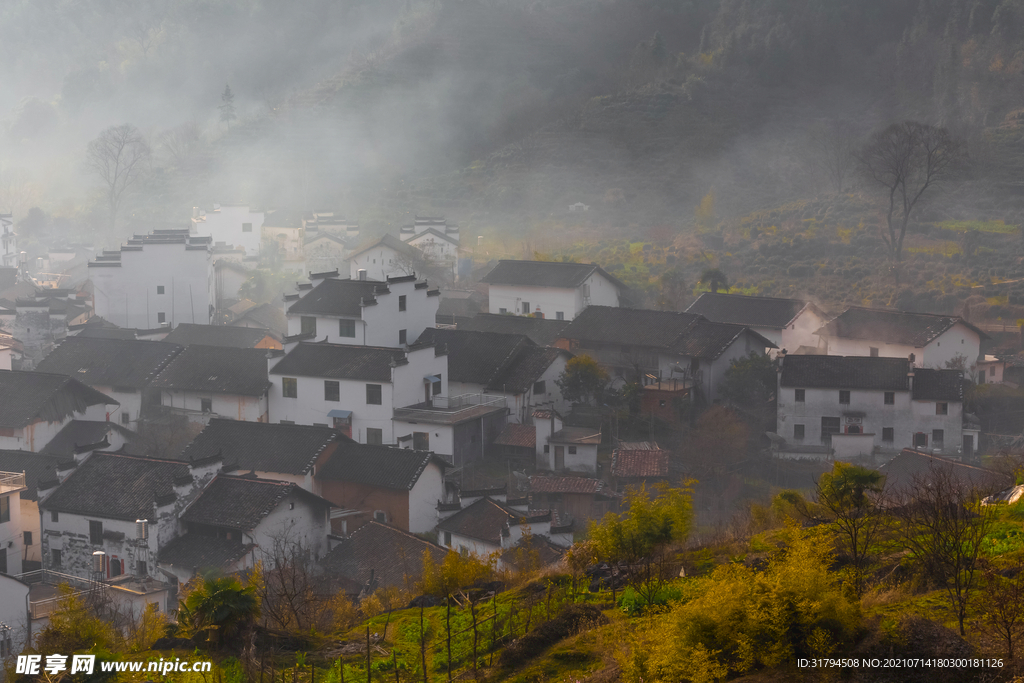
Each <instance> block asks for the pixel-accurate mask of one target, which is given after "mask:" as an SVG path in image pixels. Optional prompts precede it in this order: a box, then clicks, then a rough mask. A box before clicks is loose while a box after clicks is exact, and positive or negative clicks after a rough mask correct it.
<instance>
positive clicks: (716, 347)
mask: <svg viewBox="0 0 1024 683" xmlns="http://www.w3.org/2000/svg"><path fill="white" fill-rule="evenodd" d="M744 333H746V334H749V335H751V336H752V337H754V338H756V339H759V340H760V341H761V343H762V344H764V347H765V348H774V347H775V344H773V343H772V342H770V341H768V340H767V339H765V338H764V337H762V336H761V335H760V334H758V333H757V332H755V331H753V330H751V329H750V328H748V327H743V326H742V325H732V324H729V323H713V322H710V321H707V320H698V321H697V322H696V323H695V324H694V325H693V326H692V327H690V328H689V329H688V330H687V331H686V332H684V333H683V335H682V336H681V337H680V338H679V341H677V342H676V344H675V351H677V352H678V353H681V354H683V355H684V356H690V357H693V358H705V359H708V360H714V359H715V358H718V357H719V356H721V355H722V354H723V353H725V350H726V349H728V348H729V346H730V345H731V344H732V343H733V341H735V340H736V338H737V337H739V336H740V335H742V334H744Z"/></svg>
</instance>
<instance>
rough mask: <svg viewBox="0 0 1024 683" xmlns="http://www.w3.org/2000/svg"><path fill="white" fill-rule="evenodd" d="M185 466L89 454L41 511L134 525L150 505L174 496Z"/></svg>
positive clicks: (186, 473) (150, 509) (147, 514)
mask: <svg viewBox="0 0 1024 683" xmlns="http://www.w3.org/2000/svg"><path fill="white" fill-rule="evenodd" d="M188 476H189V468H188V465H186V464H185V463H182V462H177V461H173V460H155V459H151V458H143V457H139V456H132V455H119V454H115V453H93V454H92V455H91V456H89V458H88V459H87V460H86V461H85V462H83V463H82V464H80V465H79V466H78V467H77V468H76V469H75V471H74V472H73V473H72V474H71V476H69V477H68V478H67V479H66V480H65V481H64V483H62V484H61V485H60V486H58V487H57V490H56V491H54V492H53V493H52V494H51V495H50V497H49V498H47V499H46V502H45V503H43V504H42V507H43V508H44V509H46V510H57V511H59V512H68V513H72V514H77V515H87V516H95V517H102V518H106V519H122V520H129V521H135V520H136V519H148V518H150V517H152V515H153V501H154V500H155V499H156V498H157V497H162V496H166V495H170V494H173V493H174V487H173V483H172V482H173V481H174V480H175V479H177V478H178V477H188Z"/></svg>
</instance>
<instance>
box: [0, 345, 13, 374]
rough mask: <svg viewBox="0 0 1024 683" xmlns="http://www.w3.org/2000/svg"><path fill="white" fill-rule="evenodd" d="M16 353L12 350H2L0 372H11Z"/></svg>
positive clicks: (0, 352) (0, 350)
mask: <svg viewBox="0 0 1024 683" xmlns="http://www.w3.org/2000/svg"><path fill="white" fill-rule="evenodd" d="M13 357H14V352H13V351H11V349H10V348H0V370H10V369H11V360H12V358H13Z"/></svg>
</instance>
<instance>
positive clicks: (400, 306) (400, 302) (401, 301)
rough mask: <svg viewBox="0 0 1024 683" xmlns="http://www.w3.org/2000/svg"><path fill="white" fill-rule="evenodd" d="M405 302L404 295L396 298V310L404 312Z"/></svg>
mask: <svg viewBox="0 0 1024 683" xmlns="http://www.w3.org/2000/svg"><path fill="white" fill-rule="evenodd" d="M405 300H406V299H405V294H402V295H400V296H399V297H398V310H400V311H404V310H405Z"/></svg>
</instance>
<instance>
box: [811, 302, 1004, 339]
mask: <svg viewBox="0 0 1024 683" xmlns="http://www.w3.org/2000/svg"><path fill="white" fill-rule="evenodd" d="M957 323H962V324H964V325H966V326H967V327H968V328H970V329H971V330H973V331H975V332H977V333H978V334H979V335H981V338H982V339H987V338H988V335H987V334H985V333H984V332H982V331H981V330H979V329H978V328H977V327H975V326H974V325H971V324H970V323H968V322H967V321H965V320H963V319H962V318H957V317H955V316H951V315H932V314H931V313H909V312H906V311H894V310H887V309H879V308H862V307H860V306H851V307H850V308H848V309H846V310H845V311H843V312H842V313H841V314H839V315H838V316H837V317H835V318H833V319H832V320H831V321H829V322H828V324H826V325H825V326H824V327H822V328H821V329H820V330H818V332H817V334H819V335H822V336H825V337H840V338H845V339H866V340H878V341H885V342H888V343H890V344H906V345H908V346H914V347H923V346H926V345H927V344H928V343H929V342H931V341H932V340H933V339H935V338H936V337H938V336H939V335H940V334H942V333H943V332H945V331H946V330H948V329H949V328H951V327H953V326H954V325H956V324H957Z"/></svg>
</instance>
